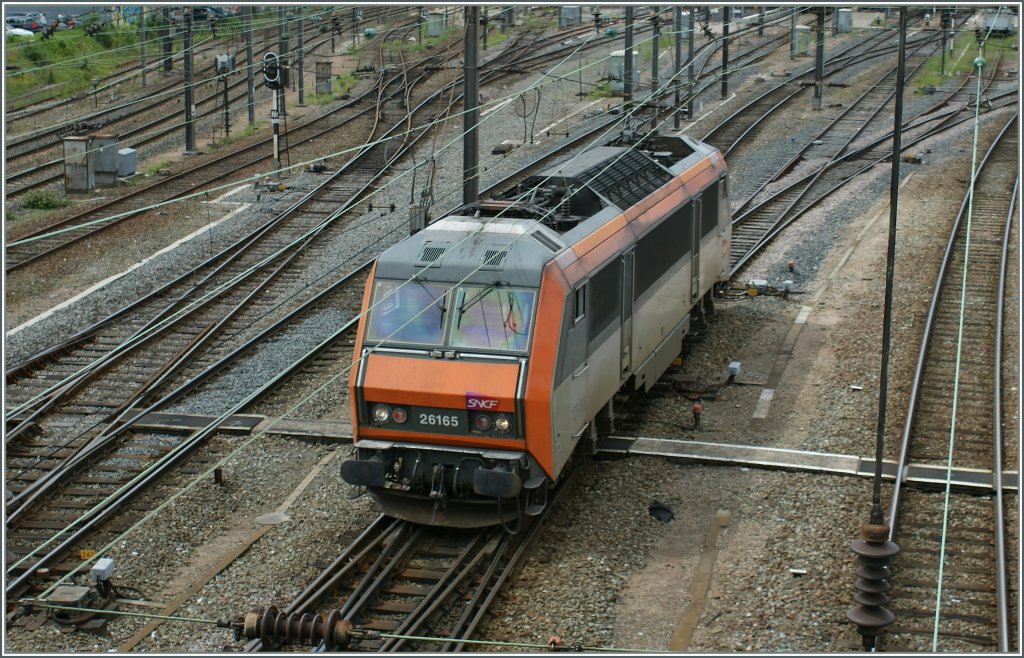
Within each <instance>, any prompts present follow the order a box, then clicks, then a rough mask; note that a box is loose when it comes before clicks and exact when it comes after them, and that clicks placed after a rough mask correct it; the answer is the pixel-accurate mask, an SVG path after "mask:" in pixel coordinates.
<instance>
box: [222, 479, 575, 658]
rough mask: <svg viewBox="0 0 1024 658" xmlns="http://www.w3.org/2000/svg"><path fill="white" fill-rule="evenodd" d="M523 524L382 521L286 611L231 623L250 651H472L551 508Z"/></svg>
mask: <svg viewBox="0 0 1024 658" xmlns="http://www.w3.org/2000/svg"><path fill="white" fill-rule="evenodd" d="M573 483H574V478H573V477H572V475H571V474H570V476H569V477H567V478H566V479H565V480H563V482H562V483H561V484H560V485H559V486H558V487H557V489H556V490H555V491H554V492H553V493H552V496H553V497H552V504H550V505H548V506H547V508H546V511H545V512H543V513H542V514H541V515H539V516H537V517H524V520H523V521H522V523H523V525H522V526H521V527H518V528H514V529H511V528H505V527H502V526H495V527H490V528H483V529H474V530H459V529H453V528H437V527H430V526H422V525H416V524H413V523H410V522H407V521H397V520H393V519H391V518H389V517H386V516H383V515H382V516H380V517H378V518H377V520H376V521H374V522H373V523H371V524H370V525H369V526H368V527H367V529H366V530H365V531H364V532H363V533H362V534H361V535H360V536H359V537H358V538H357V539H356V540H355V541H354V542H353V543H352V544H351V545H350V546H349V547H347V548H346V549H345V550H344V551H343V552H342V553H341V555H339V556H338V557H337V558H336V559H335V560H333V561H332V563H331V564H330V565H329V566H328V567H327V568H326V569H325V570H324V571H323V572H322V573H321V574H320V575H319V576H317V577H316V579H315V580H314V581H313V582H312V583H310V584H309V585H308V586H307V587H306V589H305V590H304V591H303V592H302V593H301V594H300V595H299V596H298V597H296V599H295V600H294V601H292V603H291V604H289V605H288V606H287V607H286V608H285V609H284V610H281V611H279V610H278V609H277V608H276V607H275V606H268V607H265V608H263V609H262V610H259V611H255V612H249V613H248V614H246V615H245V616H244V617H239V618H236V619H235V620H234V621H233V622H232V624H233V626H234V627H235V628H237V629H238V630H239V631H241V633H242V634H243V636H244V637H248V638H251V639H252V641H251V642H249V644H247V645H246V647H245V649H246V651H250V652H252V651H260V650H264V649H271V650H273V649H276V648H280V647H281V646H283V645H284V644H292V643H301V644H307V645H313V646H316V647H318V649H319V650H327V651H334V650H338V649H346V650H350V651H377V652H383V651H401V652H422V651H426V652H432V653H433V652H450V651H462V650H465V649H467V647H469V646H472V645H471V641H472V640H473V639H474V633H475V631H476V629H477V627H478V626H479V625H480V623H481V622H482V621H484V620H486V618H487V611H488V609H489V608H490V606H491V605H492V603H493V602H494V600H495V599H496V598H497V597H498V596H499V595H500V593H501V591H502V590H503V589H504V588H505V587H506V586H507V585H508V583H509V580H510V577H511V576H512V575H513V574H514V573H515V572H516V571H517V570H518V569H519V567H520V565H521V564H522V562H523V560H524V559H525V558H526V556H527V555H528V552H529V549H530V548H531V546H532V545H533V543H534V542H535V541H536V538H537V536H538V535H539V533H540V531H541V530H542V529H543V527H544V523H545V520H546V519H547V517H548V515H549V513H550V510H551V509H553V508H554V507H556V506H557V504H558V502H559V501H560V500H562V499H563V498H564V497H565V496H566V495H567V494H568V492H569V491H571V490H572V486H573Z"/></svg>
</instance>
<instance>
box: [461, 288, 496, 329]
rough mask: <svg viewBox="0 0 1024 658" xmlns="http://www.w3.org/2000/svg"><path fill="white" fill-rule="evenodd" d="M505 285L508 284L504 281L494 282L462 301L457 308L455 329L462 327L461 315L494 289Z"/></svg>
mask: <svg viewBox="0 0 1024 658" xmlns="http://www.w3.org/2000/svg"><path fill="white" fill-rule="evenodd" d="M507 285H508V283H506V282H505V281H494V282H493V283H488V284H487V285H486V286H484V287H483V288H481V289H480V290H479V291H478V292H477V293H476V294H475V295H473V296H472V297H470V298H469V299H466V300H464V301H463V302H462V304H460V305H459V308H458V314H459V315H458V317H457V318H456V319H455V328H456V329H458V328H459V327H461V326H462V315H463V314H464V313H465V312H466V311H468V310H469V309H470V308H472V307H473V305H474V304H476V303H477V302H479V301H480V300H481V299H483V298H484V296H485V295H486V294H487V293H489V292H490V291H491V290H493V289H494V288H499V287H501V286H507ZM463 294H465V293H463Z"/></svg>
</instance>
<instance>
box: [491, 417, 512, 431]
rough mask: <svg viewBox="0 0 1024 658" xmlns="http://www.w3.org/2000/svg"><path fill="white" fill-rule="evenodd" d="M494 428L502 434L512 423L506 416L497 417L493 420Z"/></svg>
mask: <svg viewBox="0 0 1024 658" xmlns="http://www.w3.org/2000/svg"><path fill="white" fill-rule="evenodd" d="M494 427H495V428H497V430H498V431H499V432H501V433H502V434H504V433H505V432H508V431H509V429H511V428H512V421H511V420H509V419H508V416H498V417H497V418H495V419H494Z"/></svg>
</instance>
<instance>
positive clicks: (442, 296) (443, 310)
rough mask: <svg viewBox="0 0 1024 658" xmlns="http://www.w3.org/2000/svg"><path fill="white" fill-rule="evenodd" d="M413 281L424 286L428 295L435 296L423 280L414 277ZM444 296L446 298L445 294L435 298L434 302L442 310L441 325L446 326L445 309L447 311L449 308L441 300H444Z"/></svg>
mask: <svg viewBox="0 0 1024 658" xmlns="http://www.w3.org/2000/svg"><path fill="white" fill-rule="evenodd" d="M413 281H415V282H416V283H418V284H419V286H420V288H423V291H424V292H426V293H427V294H428V295H430V296H431V297H433V296H434V293H433V292H431V290H430V288H428V287H426V286H425V285H423V282H422V281H420V280H419V279H413ZM443 298H444V295H441V296H440V297H437V298H435V299H434V303H435V304H437V308H438V310H440V311H441V326H442V327H444V314H445V311H447V310H448V307H447V306H445V305H444V304H443V303H442V302H441V300H442V299H443Z"/></svg>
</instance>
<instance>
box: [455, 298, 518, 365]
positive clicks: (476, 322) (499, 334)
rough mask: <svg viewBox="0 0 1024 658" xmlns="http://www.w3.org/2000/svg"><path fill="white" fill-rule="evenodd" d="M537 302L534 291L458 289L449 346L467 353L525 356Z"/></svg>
mask: <svg viewBox="0 0 1024 658" xmlns="http://www.w3.org/2000/svg"><path fill="white" fill-rule="evenodd" d="M536 298H537V292H536V291H535V290H523V289H518V288H507V287H504V286H463V287H462V288H459V292H458V294H457V295H456V297H455V304H456V306H455V310H454V318H453V325H452V335H451V340H450V342H449V344H450V345H451V346H452V347H461V348H465V349H474V348H475V349H488V350H511V351H515V352H525V351H526V349H527V347H529V338H530V326H531V325H532V324H533V307H534V302H535V301H536Z"/></svg>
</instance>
